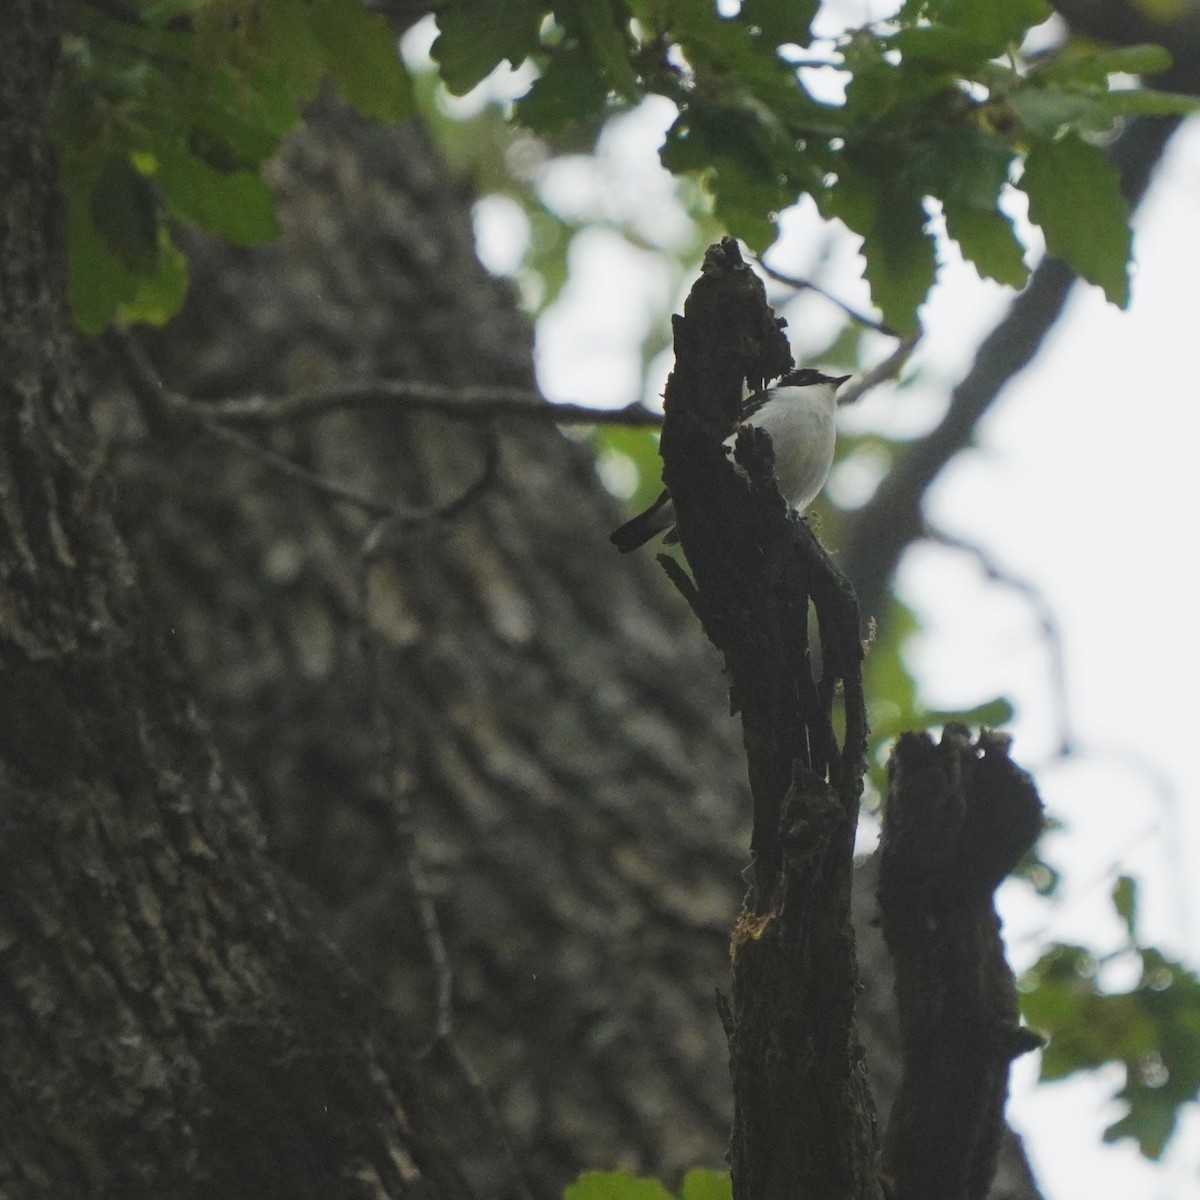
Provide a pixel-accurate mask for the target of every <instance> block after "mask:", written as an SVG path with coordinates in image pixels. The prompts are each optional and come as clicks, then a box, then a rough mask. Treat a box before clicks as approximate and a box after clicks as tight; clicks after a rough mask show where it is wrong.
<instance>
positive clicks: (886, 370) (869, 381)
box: [838, 330, 921, 408]
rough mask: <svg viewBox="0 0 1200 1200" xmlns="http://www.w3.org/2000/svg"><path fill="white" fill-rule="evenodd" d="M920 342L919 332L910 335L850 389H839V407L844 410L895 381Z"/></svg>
mask: <svg viewBox="0 0 1200 1200" xmlns="http://www.w3.org/2000/svg"><path fill="white" fill-rule="evenodd" d="M920 340H921V333H920V331H919V330H918V331H917V332H916V333H910V334H909V335H908V337H906V338H905V339H904V340H903V341H902V342H901V343H900V344H899V345H898V346H897V347H896V348H895V350H893V351H892V352H891V354H889V355H888V356H887V358H885V359H884V360H883V361H882V362H881V363H877V364H876V365H875V366H873V367H872V368H871V369H870V370H869V371H864V372H863V373H862V374H861V375H860V376H859V377H858V378H857V379H856V380H855V381H854V382H853V383H852V384H850V386H849V387H847V388H844V389H839V391H838V407H839V408H843V407H845V406H846V405H847V404H853V403H854V402H855V401H856V400H859V399H861V398H862V397H863V396H865V395H866V394H867V393H868V392H869V391H870V390H871V389H872V388H877V387H878V386H879V385H880V384H881V383H887V382H888V380H890V379H895V377H896V376H897V375H899V374H900V372H901V371H902V370H903V369H904V364H905V363H906V362H908V360H909V358H910V357H911V356H912V352H913V351H914V350H915V349H916V348H917V344H918V343H919V342H920Z"/></svg>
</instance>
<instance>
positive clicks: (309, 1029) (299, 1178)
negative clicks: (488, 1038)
mask: <svg viewBox="0 0 1200 1200" xmlns="http://www.w3.org/2000/svg"><path fill="white" fill-rule="evenodd" d="M56 16H57V12H56V6H55V5H53V4H51V3H47V2H46V0H15V2H14V3H13V4H10V5H8V6H7V8H6V11H5V19H4V22H3V23H2V25H0V113H3V114H4V116H3V120H2V121H0V195H3V198H4V203H3V206H2V207H0V213H2V215H0V296H2V303H0V362H2V363H3V373H2V375H0V388H2V389H3V396H2V405H3V407H2V411H3V421H4V432H3V440H2V442H0V496H2V497H3V502H2V504H0V570H3V573H4V603H3V609H2V612H0V652H2V655H3V667H2V676H0V678H2V688H3V692H2V695H3V701H2V706H0V708H2V712H0V716H2V720H0V789H2V791H3V798H4V799H3V822H2V824H0V880H2V884H0V888H2V901H0V947H2V953H0V996H2V997H3V999H2V1001H0V1071H2V1072H3V1078H4V1087H3V1089H2V1090H0V1121H2V1123H3V1128H4V1137H3V1140H2V1142H0V1189H2V1190H3V1192H4V1195H6V1196H11V1197H24V1196H34V1195H37V1196H44V1195H54V1196H61V1197H72V1196H122V1197H141V1196H146V1197H155V1198H163V1197H167V1198H173V1197H192V1196H195V1197H199V1196H227V1197H234V1196H279V1197H283V1196H287V1197H291V1198H294V1197H305V1196H312V1197H316V1196H321V1197H350V1196H364V1195H368V1194H369V1195H373V1196H397V1197H399V1196H427V1197H435V1196H446V1197H460V1196H462V1197H465V1196H466V1195H467V1194H468V1192H467V1190H466V1188H465V1186H464V1184H463V1182H462V1179H461V1177H460V1176H459V1174H458V1173H457V1171H456V1170H455V1168H454V1166H453V1164H452V1163H451V1161H450V1160H449V1159H448V1158H447V1157H446V1156H445V1154H444V1153H442V1152H441V1151H440V1150H439V1149H438V1141H437V1138H436V1136H435V1135H434V1133H433V1132H432V1131H431V1129H430V1128H429V1126H428V1125H427V1123H426V1122H425V1119H424V1116H423V1114H422V1113H421V1111H420V1109H419V1108H417V1107H414V1106H413V1104H412V1103H410V1099H411V1095H412V1086H411V1078H412V1074H413V1072H412V1068H411V1066H410V1064H408V1063H407V1062H406V1060H405V1059H404V1057H403V1056H402V1054H401V1053H400V1048H399V1046H398V1045H397V1043H396V1041H395V1039H394V1038H393V1037H391V1036H390V1035H389V1033H388V1032H387V1023H385V1022H381V1021H380V1019H379V1017H380V1010H379V1008H378V1006H377V1005H376V1004H375V1003H374V1001H373V1000H371V999H370V998H369V997H368V995H367V993H366V992H365V990H364V989H363V988H362V987H361V986H360V985H357V984H355V983H353V982H352V981H351V980H350V979H349V977H348V972H347V969H346V967H345V964H344V962H343V960H342V959H341V957H340V955H338V954H337V953H336V952H335V951H334V950H333V948H332V947H331V946H330V944H329V943H328V942H327V941H325V940H323V939H322V938H321V937H319V936H315V935H314V930H313V928H312V924H311V922H310V921H309V920H308V919H307V918H306V915H305V912H304V909H303V907H302V906H301V905H300V904H299V903H298V901H297V897H296V893H295V889H294V888H292V887H290V886H289V885H288V884H287V883H286V881H285V880H284V879H283V878H282V876H281V875H280V873H279V872H278V870H277V869H276V867H275V866H274V865H273V863H272V862H271V861H270V860H269V859H268V858H267V856H266V855H265V853H264V845H263V838H262V832H261V824H260V821H259V819H258V816H257V814H256V812H255V810H254V808H253V806H251V805H250V804H248V803H247V799H246V795H245V793H244V791H243V790H242V789H241V787H240V786H239V784H238V783H237V781H236V779H235V778H234V776H233V775H232V774H231V773H230V772H229V771H228V770H227V769H226V767H225V765H224V763H223V761H222V759H221V757H220V756H219V754H217V753H216V752H215V751H214V748H213V746H212V743H211V739H210V737H209V735H208V731H207V729H206V728H205V726H204V724H203V722H202V720H201V719H200V718H199V717H198V715H197V713H196V711H195V709H194V707H193V705H192V704H191V702H190V700H189V698H188V694H187V689H186V688H185V687H181V686H180V683H179V681H178V679H177V678H175V676H174V675H173V672H172V668H171V663H170V660H169V658H168V656H167V655H166V654H164V652H163V648H162V646H161V644H160V642H159V641H158V639H157V638H156V637H155V636H154V633H153V623H152V622H151V621H150V620H149V619H148V614H147V612H146V609H145V605H144V599H143V595H142V592H141V588H140V584H139V581H138V579H137V573H136V571H135V570H134V569H133V568H132V564H131V563H130V561H129V559H128V557H127V555H126V554H125V551H124V547H123V546H122V543H121V541H120V539H119V538H118V536H117V534H116V532H115V530H114V527H113V523H112V519H111V508H110V503H109V502H110V499H111V497H110V493H109V487H108V485H107V482H106V480H105V477H104V464H103V461H102V458H101V455H100V452H99V446H98V444H97V442H96V440H95V438H94V436H93V435H92V431H91V429H90V427H89V423H88V413H87V407H88V396H87V393H86V391H85V389H84V388H83V387H81V386H80V379H79V369H78V362H77V354H76V347H75V344H74V338H73V335H72V332H71V329H70V324H69V320H68V319H67V316H66V312H65V303H64V297H65V276H64V269H63V241H62V227H63V205H62V198H61V195H60V192H59V188H58V180H57V174H56V168H55V162H54V156H53V153H52V152H51V149H50V146H49V141H48V137H47V131H46V110H47V100H48V95H49V91H50V87H51V82H52V79H53V75H54V70H55V64H56V60H57V54H58V25H57V21H56Z"/></svg>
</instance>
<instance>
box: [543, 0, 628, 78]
mask: <svg viewBox="0 0 1200 1200" xmlns="http://www.w3.org/2000/svg"><path fill="white" fill-rule="evenodd" d="M618 10H619V11H618ZM555 12H556V14H557V15H558V17H559V19H560V20H562V22H563V24H564V25H566V26H567V27H568V29H579V30H580V31H581V33H582V35H583V37H582V40H583V41H584V42H585V43H586V45H587V48H588V50H589V51H590V53H591V56H592V59H593V61H594V63H595V67H596V69H598V70H599V71H600V72H601V74H602V75H603V77H604V78H605V80H607V82H608V85H609V87H611V88H612V90H613V91H615V92H616V93H617V95H619V96H620V97H621V98H622V99H625V100H632V99H633V98H634V97H635V96H636V95H637V75H636V74H635V73H634V70H633V66H632V64H631V63H630V61H629V52H630V46H629V43H628V38H627V33H628V30H627V28H626V26H627V25H628V22H629V14H628V13H626V12H625V11H624V9H623V8H621V7H620V0H616V2H615V3H614V0H559V4H558V5H557V6H556V9H555Z"/></svg>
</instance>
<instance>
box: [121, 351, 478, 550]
mask: <svg viewBox="0 0 1200 1200" xmlns="http://www.w3.org/2000/svg"><path fill="white" fill-rule="evenodd" d="M103 340H104V342H105V344H106V345H107V346H108V348H109V350H110V352H112V353H113V354H114V356H115V357H116V358H117V360H118V361H119V362H120V364H121V366H122V368H123V371H124V374H125V377H126V380H127V381H128V383H129V385H130V388H131V389H132V391H133V393H134V397H135V398H136V400H137V402H138V404H139V406H140V408H141V411H142V415H143V418H144V419H145V421H146V425H147V427H148V428H149V429H150V430H152V431H153V432H154V433H156V434H163V433H166V432H167V431H168V430H170V429H171V428H172V427H174V428H175V429H176V430H181V429H193V430H196V431H197V432H200V433H203V434H206V435H207V436H208V437H212V438H215V439H217V440H218V441H221V442H224V443H226V445H229V446H232V447H234V449H236V450H238V451H239V452H240V453H242V454H245V455H247V456H248V457H250V458H254V459H257V460H258V461H259V462H261V463H262V464H263V465H264V466H267V467H270V468H271V470H273V471H276V472H278V473H279V474H280V475H284V476H286V477H287V478H288V479H291V480H293V481H294V482H296V483H300V484H302V485H303V486H304V487H306V488H308V489H310V490H311V491H314V492H316V493H318V494H319V495H322V496H325V497H327V498H328V499H330V500H336V501H338V502H339V503H341V504H350V505H353V506H354V507H355V508H358V509H360V510H361V511H363V512H365V513H367V514H369V515H370V516H373V517H377V518H379V519H380V521H381V522H383V523H384V526H386V527H387V528H388V529H394V528H396V527H398V526H412V525H416V524H422V523H425V522H429V521H435V520H445V519H449V518H451V517H455V516H457V515H458V514H459V513H460V512H461V511H462V510H463V509H464V508H465V507H466V506H467V505H468V504H469V503H470V502H471V501H472V500H473V499H474V498H475V497H476V496H477V495H478V494H479V493H480V492H481V491H482V490H483V489H484V488H486V487H487V485H488V484H489V483H490V482H491V481H492V479H493V478H494V477H495V473H496V467H497V461H498V458H497V456H498V453H499V449H498V444H497V442H496V439H495V436H494V434H489V440H488V445H487V451H486V459H485V463H484V469H483V472H482V473H481V474H480V476H479V478H478V479H476V480H475V482H474V483H472V484H471V485H470V486H469V487H468V488H467V489H466V490H465V491H464V492H463V493H462V495H460V496H457V497H455V498H454V499H453V500H450V501H449V502H447V503H445V504H440V505H433V506H423V507H420V508H414V507H410V506H408V505H404V504H400V503H390V504H385V503H383V502H382V501H379V500H374V499H372V498H371V497H370V496H364V495H362V494H361V493H359V492H357V491H355V490H354V489H353V488H350V487H347V486H346V485H345V484H341V483H338V482H337V481H336V480H333V479H327V478H325V477H324V476H321V475H317V474H315V473H314V472H312V471H310V470H308V468H307V467H302V466H301V465H300V464H299V463H297V462H293V461H292V460H291V459H290V458H287V457H286V456H284V455H282V454H279V453H277V452H276V451H274V450H271V449H268V448H267V447H266V446H262V445H260V444H259V443H258V442H256V441H254V439H253V438H250V437H248V436H247V435H246V434H244V433H239V432H238V431H237V430H236V429H230V428H228V427H227V426H226V425H225V424H224V423H223V422H222V421H221V420H220V419H218V418H215V417H214V416H212V415H211V413H210V412H209V411H208V409H207V408H206V407H205V406H201V405H198V404H195V403H193V402H192V401H191V400H189V399H188V398H187V397H186V396H184V395H182V394H180V393H178V392H173V391H171V390H170V389H169V388H167V387H166V386H165V385H164V383H163V381H162V379H161V378H160V377H159V375H158V372H157V371H155V370H154V368H153V366H152V365H151V364H150V360H149V359H148V358H147V357H146V355H145V353H144V352H143V350H142V348H141V346H139V345H138V343H137V341H136V339H135V338H134V337H133V336H132V335H131V334H130V333H128V332H127V331H124V330H121V331H117V330H111V331H109V333H107V334H106V335H105V337H104V339H103ZM384 526H381V527H380V528H383V527H384Z"/></svg>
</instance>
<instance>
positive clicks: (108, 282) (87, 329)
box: [67, 192, 137, 334]
mask: <svg viewBox="0 0 1200 1200" xmlns="http://www.w3.org/2000/svg"><path fill="white" fill-rule="evenodd" d="M68 199H69V201H70V203H69V205H68V208H67V238H68V242H67V244H68V250H69V257H68V264H69V268H70V279H69V286H70V295H71V308H72V311H73V312H74V314H75V321H76V324H78V326H79V328H80V329H81V330H83V332H84V333H88V334H94V333H99V332H100V331H101V330H102V329H103V328H104V327H105V325H107V324H108V322H109V321H110V320H111V319H112V318H113V317H114V316H115V315H116V311H117V307H118V305H120V303H121V302H122V301H124V300H129V299H131V298H132V297H133V294H134V292H135V291H136V289H137V279H136V277H135V275H134V274H133V272H132V271H130V270H129V268H128V267H126V266H125V264H124V263H123V262H122V261H121V260H120V259H119V258H118V257H117V255H116V254H114V253H113V251H112V250H111V249H109V246H108V244H107V242H105V240H104V239H103V238H102V237H101V236H100V234H99V232H98V231H97V229H96V226H95V223H94V222H93V221H92V218H91V213H90V211H89V208H90V206H89V204H88V200H89V195H88V194H87V193H86V192H84V193H82V194H79V193H74V192H69V193H68Z"/></svg>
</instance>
